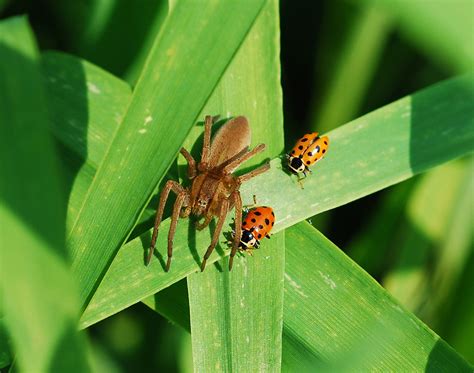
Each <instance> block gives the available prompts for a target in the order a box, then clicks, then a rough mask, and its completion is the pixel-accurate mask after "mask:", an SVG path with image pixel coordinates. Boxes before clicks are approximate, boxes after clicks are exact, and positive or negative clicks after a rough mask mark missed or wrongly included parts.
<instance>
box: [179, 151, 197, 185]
mask: <svg viewBox="0 0 474 373" xmlns="http://www.w3.org/2000/svg"><path fill="white" fill-rule="evenodd" d="M179 152H180V153H181V154H182V155H183V157H184V158H186V161H187V162H188V178H189V180H192V179H194V178H195V177H196V175H197V169H196V161H195V160H194V158H193V156H192V155H191V154H190V153H189V152H188V151H187V150H186V149H184V148H181V150H180V151H179Z"/></svg>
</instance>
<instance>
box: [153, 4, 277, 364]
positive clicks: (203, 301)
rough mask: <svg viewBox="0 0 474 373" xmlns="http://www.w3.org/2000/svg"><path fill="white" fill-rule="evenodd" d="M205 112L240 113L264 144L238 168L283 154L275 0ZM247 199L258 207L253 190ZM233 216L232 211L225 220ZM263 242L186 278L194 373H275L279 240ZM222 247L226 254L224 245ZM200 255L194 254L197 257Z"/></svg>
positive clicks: (192, 138)
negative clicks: (254, 251)
mask: <svg viewBox="0 0 474 373" xmlns="http://www.w3.org/2000/svg"><path fill="white" fill-rule="evenodd" d="M209 113H211V114H223V115H224V116H226V117H228V116H229V115H232V116H237V115H245V116H246V117H247V118H248V120H249V123H250V127H251V130H252V143H253V145H256V144H258V143H265V144H266V145H267V148H266V151H265V152H264V153H263V154H262V155H261V156H259V157H256V158H255V159H252V160H250V161H249V162H246V163H245V164H244V165H243V167H242V168H245V169H246V170H248V169H249V166H252V165H253V166H255V165H256V164H258V163H257V162H256V161H258V160H261V159H262V158H264V157H269V156H276V155H277V154H279V153H280V152H281V151H282V150H283V115H282V94H281V86H280V63H279V24H278V3H277V1H269V2H267V4H266V5H265V7H264V9H263V10H262V12H261V13H260V15H259V17H258V19H257V21H256V22H255V24H254V25H253V27H252V29H251V31H250V33H249V34H248V36H247V38H246V40H245V42H244V43H243V44H242V46H241V48H240V49H239V51H238V53H237V54H236V56H235V57H234V59H233V61H232V63H231V65H230V66H229V67H228V69H227V70H226V72H225V74H224V76H223V77H222V79H221V80H220V82H219V85H218V86H217V88H216V89H215V90H214V92H213V94H212V96H211V97H210V99H209V101H208V103H207V104H206V107H205V108H204V109H203V111H202V112H201V117H204V115H205V114H209ZM201 133H202V127H200V128H198V129H197V131H193V133H191V135H190V136H189V137H188V139H187V141H186V143H185V145H184V146H185V147H186V148H188V147H189V148H190V146H192V145H193V144H195V143H196V139H197V137H198V134H199V135H201ZM197 150H199V149H197ZM199 153H200V152H197V154H196V156H197V157H199V156H200V154H199ZM253 193H255V194H256V198H257V205H259V204H260V197H261V194H260V192H259V190H258V188H256V189H254V190H253ZM233 214H234V212H233V211H231V213H230V214H229V215H233ZM226 230H227V231H228V228H227V226H226ZM164 233H166V232H164ZM162 234H163V233H162ZM265 241H266V242H262V249H261V254H262V255H255V256H254V257H248V258H236V259H235V265H234V268H233V269H232V272H229V271H228V263H227V261H226V260H224V261H222V262H221V263H220V264H219V265H216V266H209V267H208V268H206V270H205V271H204V273H196V274H192V275H190V276H189V277H188V291H189V307H190V311H191V312H190V316H191V337H192V342H193V361H194V366H195V369H196V370H198V371H236V370H237V371H240V370H241V371H252V370H259V371H280V364H281V331H282V317H283V272H284V259H285V253H284V242H285V241H284V234H283V232H281V233H280V234H278V235H275V236H273V237H272V239H271V240H270V241H268V240H265ZM221 246H222V247H223V248H226V245H225V244H224V245H221ZM157 247H158V249H164V246H157ZM203 254H204V251H203V252H200V251H198V256H199V257H202V255H203ZM172 268H173V267H172ZM262 341H265V343H262Z"/></svg>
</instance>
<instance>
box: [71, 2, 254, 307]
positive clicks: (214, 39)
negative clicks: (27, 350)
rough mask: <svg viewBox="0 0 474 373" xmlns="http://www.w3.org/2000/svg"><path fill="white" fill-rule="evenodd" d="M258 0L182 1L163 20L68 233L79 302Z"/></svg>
mask: <svg viewBox="0 0 474 373" xmlns="http://www.w3.org/2000/svg"><path fill="white" fill-rule="evenodd" d="M261 6H262V1H253V2H250V1H248V2H239V3H237V2H229V3H222V2H217V1H216V2H212V3H206V4H203V3H189V2H187V3H184V2H180V3H177V4H176V5H175V7H174V8H173V10H172V12H171V14H170V15H169V16H168V18H167V20H166V21H165V23H164V25H163V27H162V29H161V31H160V34H159V35H158V36H157V38H156V40H155V43H154V46H153V48H152V50H151V52H150V55H149V57H148V60H147V63H146V64H145V67H144V69H143V72H142V74H141V77H140V79H139V81H138V84H137V87H136V89H135V91H134V93H133V96H132V99H131V102H130V105H129V107H128V110H127V113H126V114H125V118H124V120H123V122H122V124H121V126H120V127H119V129H118V130H117V132H116V133H115V134H114V138H113V140H112V143H111V145H110V147H109V149H108V151H107V153H106V155H105V157H104V159H103V161H102V163H101V165H100V166H99V168H98V170H97V173H96V174H95V177H94V180H93V182H92V185H91V187H90V188H89V191H88V193H87V196H86V199H85V200H84V201H83V204H82V207H81V210H80V212H79V214H78V217H77V219H76V221H75V222H74V223H73V226H72V230H71V232H70V234H69V236H68V245H69V248H70V250H71V254H72V257H73V266H72V268H73V272H74V273H75V275H76V277H77V280H78V283H79V285H80V298H81V301H82V304H83V305H84V306H85V305H86V304H87V303H88V300H89V299H90V297H91V296H92V293H93V291H94V289H95V288H96V287H97V286H98V282H99V281H100V279H101V277H102V276H103V274H104V273H105V270H106V269H107V267H108V265H109V264H110V261H111V260H112V258H113V256H114V254H115V253H116V252H117V250H118V249H119V247H120V246H121V245H122V244H123V243H124V242H125V241H126V239H127V237H128V235H129V234H130V232H131V229H132V228H133V226H134V224H135V222H136V221H137V218H138V216H139V214H140V212H141V210H142V209H143V206H144V205H145V203H146V201H147V200H148V198H149V196H150V194H151V193H152V191H153V189H154V187H155V186H156V184H157V183H158V181H159V180H160V178H161V177H162V176H163V175H164V173H165V172H166V170H167V169H168V167H169V165H170V164H171V162H172V160H173V158H174V157H175V156H176V154H177V152H178V150H179V147H180V146H181V144H182V143H183V141H184V139H185V136H186V134H187V132H188V131H189V129H190V128H191V126H192V125H193V124H194V121H195V119H196V117H197V115H198V114H199V112H200V111H201V109H202V107H203V105H204V104H205V102H206V100H207V98H208V97H209V95H210V93H211V92H212V89H213V88H214V86H215V85H216V83H217V81H218V79H219V78H220V76H221V75H222V73H223V71H224V69H225V67H226V66H227V64H228V63H229V61H230V60H231V59H232V56H233V54H234V53H235V51H236V49H237V48H238V47H239V45H240V43H241V42H242V40H243V39H244V37H245V35H246V33H247V31H248V29H249V28H250V26H251V24H252V23H253V21H254V19H255V17H256V16H257V14H258V12H259V11H260V8H261ZM191 14H192V16H190V15H191ZM150 166H152V171H151V170H150Z"/></svg>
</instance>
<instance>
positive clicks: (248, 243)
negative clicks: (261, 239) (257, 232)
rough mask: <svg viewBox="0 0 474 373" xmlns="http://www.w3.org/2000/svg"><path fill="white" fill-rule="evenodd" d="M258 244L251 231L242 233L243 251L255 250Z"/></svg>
mask: <svg viewBox="0 0 474 373" xmlns="http://www.w3.org/2000/svg"><path fill="white" fill-rule="evenodd" d="M256 244H257V239H256V238H255V237H254V235H253V234H252V232H251V231H248V230H244V231H243V232H242V237H241V238H240V245H239V247H241V248H242V249H243V250H247V249H249V248H254V247H255V245H256Z"/></svg>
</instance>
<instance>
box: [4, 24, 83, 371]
mask: <svg viewBox="0 0 474 373" xmlns="http://www.w3.org/2000/svg"><path fill="white" fill-rule="evenodd" d="M0 76H2V79H1V80H0V96H1V97H0V132H1V136H0V143H1V144H0V159H1V161H0V166H1V167H0V178H1V179H2V180H3V181H4V182H2V183H0V216H1V221H2V225H1V234H0V239H1V247H2V248H7V247H8V249H2V250H1V251H0V253H1V258H0V259H1V260H0V262H1V263H2V272H1V274H2V278H1V284H2V290H1V294H2V301H3V304H2V308H3V311H4V312H5V322H6V326H7V328H8V331H9V334H10V336H11V338H12V342H13V347H14V350H15V353H16V356H17V363H18V366H19V367H20V369H21V370H24V371H30V372H33V371H49V370H51V371H55V370H56V371H68V372H86V371H88V366H87V365H88V364H87V359H86V353H85V340H84V339H83V338H82V336H81V335H79V334H78V333H77V331H76V328H77V318H78V314H79V308H80V307H79V301H78V297H77V293H76V288H75V287H74V284H73V281H72V279H71V275H70V272H69V269H68V266H67V264H66V258H67V253H66V252H65V250H64V231H65V226H64V224H65V210H66V206H65V199H64V195H63V190H61V181H62V180H61V175H60V172H59V169H58V159H57V156H56V154H55V151H54V145H53V142H52V141H51V138H50V135H49V130H48V117H47V113H46V111H45V107H46V100H45V96H44V92H43V87H42V82H41V77H40V67H39V63H38V52H37V47H36V44H35V41H34V39H33V36H32V33H31V30H30V28H29V26H28V24H27V22H26V20H25V18H12V19H9V20H4V21H2V22H0ZM5 181H7V182H5ZM52 284H53V285H54V286H51V285H52Z"/></svg>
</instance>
